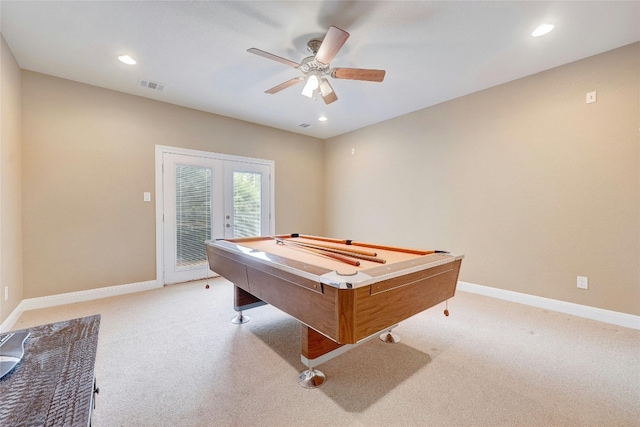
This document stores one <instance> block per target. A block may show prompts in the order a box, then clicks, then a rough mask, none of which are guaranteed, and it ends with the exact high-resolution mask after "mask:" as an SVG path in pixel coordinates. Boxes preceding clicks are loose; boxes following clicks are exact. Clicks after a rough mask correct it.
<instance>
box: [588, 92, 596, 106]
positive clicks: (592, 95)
mask: <svg viewBox="0 0 640 427" xmlns="http://www.w3.org/2000/svg"><path fill="white" fill-rule="evenodd" d="M594 102H596V92H595V91H593V92H588V93H587V104H591V103H594Z"/></svg>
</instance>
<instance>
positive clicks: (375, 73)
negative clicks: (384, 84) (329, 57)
mask: <svg viewBox="0 0 640 427" xmlns="http://www.w3.org/2000/svg"><path fill="white" fill-rule="evenodd" d="M385 73H386V71H385V70H367V69H362V68H333V69H332V70H331V77H333V78H334V79H349V80H365V81H368V82H381V81H382V80H384V75H385Z"/></svg>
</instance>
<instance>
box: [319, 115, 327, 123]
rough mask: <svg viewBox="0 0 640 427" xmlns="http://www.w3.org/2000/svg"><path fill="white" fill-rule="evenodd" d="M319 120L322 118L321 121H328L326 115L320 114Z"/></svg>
mask: <svg viewBox="0 0 640 427" xmlns="http://www.w3.org/2000/svg"><path fill="white" fill-rule="evenodd" d="M318 120H320V121H321V122H326V121H327V118H326V117H325V116H320V117H319V118H318Z"/></svg>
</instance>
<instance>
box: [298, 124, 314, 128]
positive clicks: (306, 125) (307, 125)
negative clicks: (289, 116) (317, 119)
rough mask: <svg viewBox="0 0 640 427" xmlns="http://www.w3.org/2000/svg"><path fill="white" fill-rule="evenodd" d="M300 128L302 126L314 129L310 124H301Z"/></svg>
mask: <svg viewBox="0 0 640 427" xmlns="http://www.w3.org/2000/svg"><path fill="white" fill-rule="evenodd" d="M298 126H300V127H301V128H310V127H313V126H311V125H310V124H309V123H300V124H299V125H298Z"/></svg>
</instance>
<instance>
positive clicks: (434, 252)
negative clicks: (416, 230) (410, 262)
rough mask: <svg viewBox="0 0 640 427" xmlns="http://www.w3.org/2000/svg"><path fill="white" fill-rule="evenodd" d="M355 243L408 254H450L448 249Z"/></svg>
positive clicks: (355, 243)
mask: <svg viewBox="0 0 640 427" xmlns="http://www.w3.org/2000/svg"><path fill="white" fill-rule="evenodd" d="M353 244H354V245H358V246H364V247H365V248H375V249H385V250H388V251H395V252H404V253H407V254H414V255H431V254H448V253H449V252H447V251H434V250H427V251H423V250H420V249H409V248H401V247H398V246H383V245H374V244H372V243H362V242H353Z"/></svg>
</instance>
